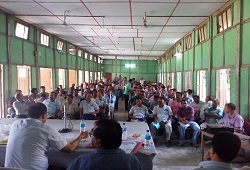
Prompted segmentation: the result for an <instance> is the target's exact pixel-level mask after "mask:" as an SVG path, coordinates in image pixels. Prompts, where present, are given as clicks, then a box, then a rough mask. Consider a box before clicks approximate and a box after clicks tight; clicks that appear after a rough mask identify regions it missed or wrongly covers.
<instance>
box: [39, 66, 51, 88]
mask: <svg viewBox="0 0 250 170" xmlns="http://www.w3.org/2000/svg"><path fill="white" fill-rule="evenodd" d="M40 82H41V84H40V85H41V86H45V88H46V91H47V92H51V91H52V82H53V81H52V69H51V68H40Z"/></svg>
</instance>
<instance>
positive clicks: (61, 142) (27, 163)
mask: <svg viewBox="0 0 250 170" xmlns="http://www.w3.org/2000/svg"><path fill="white" fill-rule="evenodd" d="M28 118H29V119H23V120H18V121H15V122H14V123H13V124H12V125H11V129H10V135H9V140H8V143H7V147H6V156H5V165H4V166H5V167H15V168H23V169H39V170H46V169H48V166H49V163H48V156H47V153H48V151H49V148H50V147H52V148H53V149H55V150H60V151H63V152H72V151H73V150H75V149H76V148H77V146H78V144H79V143H80V141H81V140H82V139H83V138H86V137H88V132H81V133H80V135H79V136H78V137H77V138H76V139H74V140H73V141H72V142H70V143H67V141H66V140H65V139H63V137H62V136H61V135H60V134H59V133H58V132H57V131H56V130H55V129H53V128H51V127H50V126H48V125H46V124H45V122H46V119H47V108H46V106H45V105H44V104H42V103H35V104H33V105H31V106H30V107H29V109H28Z"/></svg>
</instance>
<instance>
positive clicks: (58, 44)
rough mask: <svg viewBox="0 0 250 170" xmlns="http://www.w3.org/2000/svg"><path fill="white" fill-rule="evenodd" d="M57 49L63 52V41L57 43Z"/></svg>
mask: <svg viewBox="0 0 250 170" xmlns="http://www.w3.org/2000/svg"><path fill="white" fill-rule="evenodd" d="M57 49H58V50H60V51H62V50H63V41H59V40H58V41H57Z"/></svg>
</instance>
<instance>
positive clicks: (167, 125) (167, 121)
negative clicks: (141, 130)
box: [150, 97, 173, 147]
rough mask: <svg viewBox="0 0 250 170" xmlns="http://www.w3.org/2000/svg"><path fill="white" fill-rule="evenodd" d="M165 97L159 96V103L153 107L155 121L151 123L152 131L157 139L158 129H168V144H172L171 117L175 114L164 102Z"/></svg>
mask: <svg viewBox="0 0 250 170" xmlns="http://www.w3.org/2000/svg"><path fill="white" fill-rule="evenodd" d="M164 102H165V100H164V97H159V98H158V105H156V106H155V107H154V109H153V117H154V122H152V123H151V125H150V131H151V134H152V137H153V139H154V140H156V133H157V132H156V129H159V128H164V129H165V131H166V144H167V147H169V146H170V136H171V134H172V125H171V117H172V116H173V112H172V109H171V108H170V107H169V106H168V105H166V104H164Z"/></svg>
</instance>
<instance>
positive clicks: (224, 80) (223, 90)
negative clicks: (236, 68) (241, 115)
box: [216, 69, 230, 108]
mask: <svg viewBox="0 0 250 170" xmlns="http://www.w3.org/2000/svg"><path fill="white" fill-rule="evenodd" d="M216 98H217V99H218V100H219V102H220V103H219V105H220V107H223V108H224V106H225V104H226V103H229V102H230V70H229V69H221V70H217V71H216Z"/></svg>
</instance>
